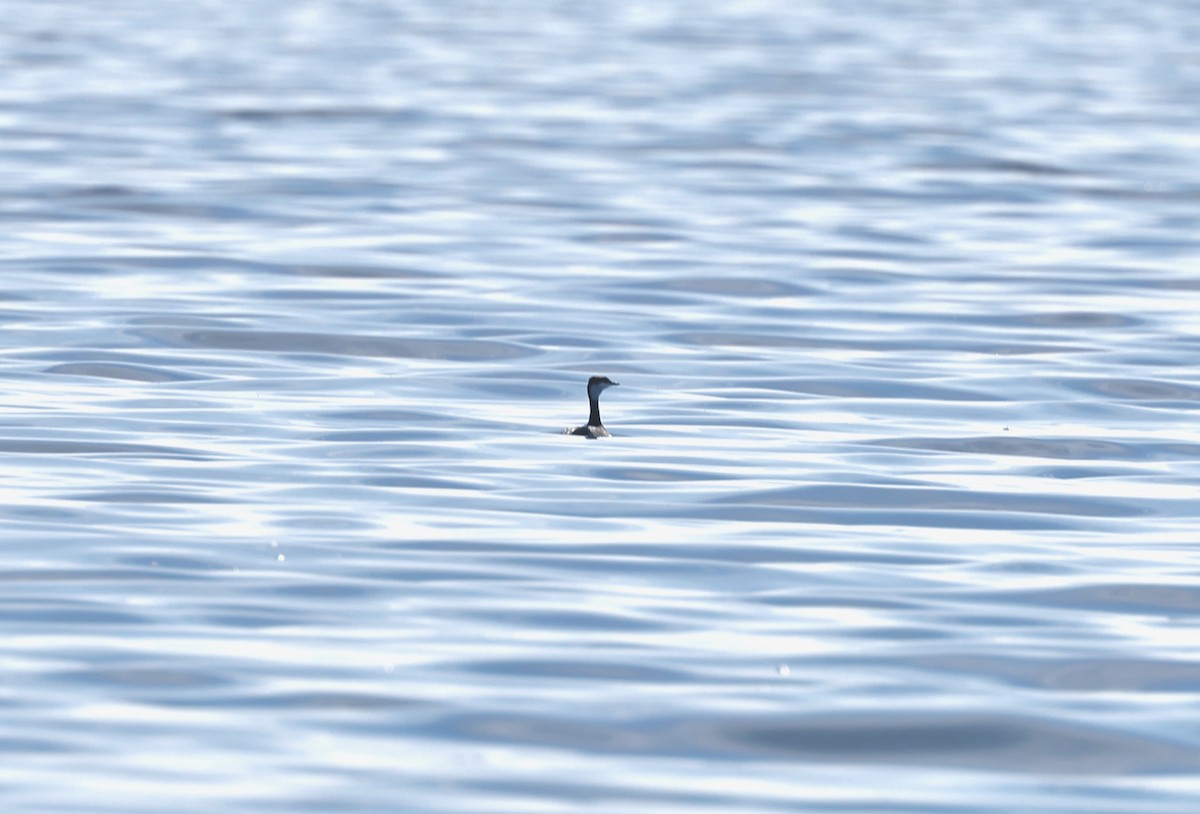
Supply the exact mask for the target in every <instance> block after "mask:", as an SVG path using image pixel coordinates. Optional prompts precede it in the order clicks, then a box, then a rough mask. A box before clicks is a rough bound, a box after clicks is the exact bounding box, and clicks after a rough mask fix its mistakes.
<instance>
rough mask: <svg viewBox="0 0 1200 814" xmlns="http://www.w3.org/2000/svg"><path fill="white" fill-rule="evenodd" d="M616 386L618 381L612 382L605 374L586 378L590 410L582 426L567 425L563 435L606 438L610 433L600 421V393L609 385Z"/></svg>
mask: <svg viewBox="0 0 1200 814" xmlns="http://www.w3.org/2000/svg"><path fill="white" fill-rule="evenodd" d="M617 386H619V384H618V382H614V381H613V380H612V379H610V378H608V377H607V376H593V377H592V378H590V379H588V383H587V394H588V407H590V408H591V412H590V413H588V420H587V423H586V424H584V425H583V426H582V427H574V428H572V427H568V428H567V429H565V430H563V435H582V436H583V437H584V438H608V437H609V436H610V435H611V433H610V432H609V431H608V430H606V429H604V425H603V424H602V423H601V422H600V394H601V393H603V392H604V391H605V389H607V388H609V387H617Z"/></svg>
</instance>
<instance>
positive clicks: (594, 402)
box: [588, 390, 601, 427]
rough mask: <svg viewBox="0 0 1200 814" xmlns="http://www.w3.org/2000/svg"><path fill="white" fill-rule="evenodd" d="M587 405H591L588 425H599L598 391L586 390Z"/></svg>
mask: <svg viewBox="0 0 1200 814" xmlns="http://www.w3.org/2000/svg"><path fill="white" fill-rule="evenodd" d="M588 406H589V407H591V408H592V409H591V412H590V413H588V426H589V427H599V426H601V424H600V392H599V391H594V392H593V391H590V390H589V391H588Z"/></svg>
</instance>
